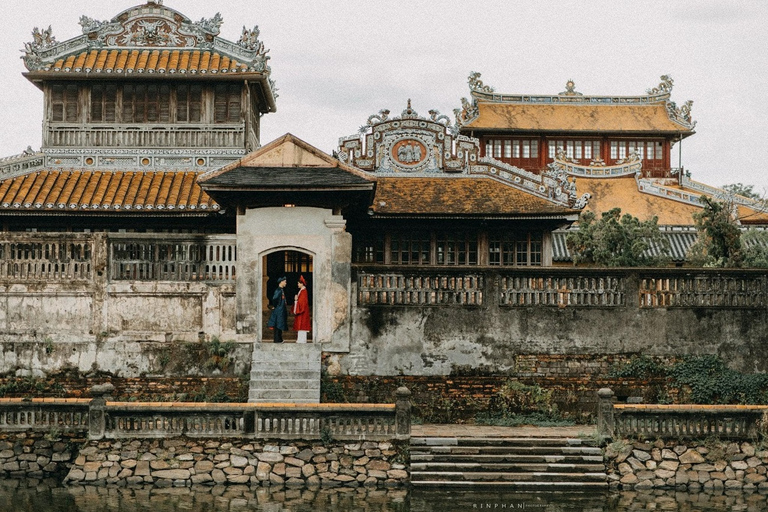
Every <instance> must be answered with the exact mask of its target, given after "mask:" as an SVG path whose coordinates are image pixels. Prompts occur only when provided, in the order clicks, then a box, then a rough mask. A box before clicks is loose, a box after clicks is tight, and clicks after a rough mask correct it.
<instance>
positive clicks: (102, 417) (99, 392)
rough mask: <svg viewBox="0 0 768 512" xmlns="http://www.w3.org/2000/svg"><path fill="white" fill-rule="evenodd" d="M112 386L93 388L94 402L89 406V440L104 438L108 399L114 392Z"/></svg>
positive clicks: (103, 385)
mask: <svg viewBox="0 0 768 512" xmlns="http://www.w3.org/2000/svg"><path fill="white" fill-rule="evenodd" d="M114 389H115V386H113V385H112V384H109V383H107V384H98V385H96V386H93V387H92V388H91V394H92V395H93V400H91V402H90V403H89V404H88V439H93V440H99V439H103V438H104V433H105V432H106V429H107V421H106V411H107V399H108V398H111V397H110V396H109V395H110V393H112V391H114Z"/></svg>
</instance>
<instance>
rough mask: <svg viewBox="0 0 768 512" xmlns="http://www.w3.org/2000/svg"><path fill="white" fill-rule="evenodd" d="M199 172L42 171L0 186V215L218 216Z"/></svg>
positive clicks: (12, 179) (216, 205)
mask: <svg viewBox="0 0 768 512" xmlns="http://www.w3.org/2000/svg"><path fill="white" fill-rule="evenodd" d="M199 175H200V173H198V172H194V171H186V172H163V171H151V172H141V171H91V170H44V171H38V172H35V173H31V174H27V175H24V176H18V177H15V178H9V179H6V180H3V181H0V212H2V211H43V212H45V211H48V212H51V211H69V212H72V211H89V212H96V211H100V212H106V211H113V212H114V211H134V212H136V211H147V210H150V211H153V212H165V213H174V212H179V211H189V210H191V211H199V210H203V211H205V210H217V209H218V208H219V205H218V204H216V202H215V201H214V200H213V199H211V197H210V196H208V194H206V193H205V192H204V191H203V190H202V189H201V188H200V187H199V186H198V184H197V177H198V176H199Z"/></svg>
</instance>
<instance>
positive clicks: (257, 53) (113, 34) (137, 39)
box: [22, 0, 274, 90]
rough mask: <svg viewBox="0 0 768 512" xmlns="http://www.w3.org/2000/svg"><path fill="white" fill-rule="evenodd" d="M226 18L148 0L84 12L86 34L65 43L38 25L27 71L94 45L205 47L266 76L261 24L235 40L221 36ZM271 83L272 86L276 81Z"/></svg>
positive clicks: (26, 48)
mask: <svg viewBox="0 0 768 512" xmlns="http://www.w3.org/2000/svg"><path fill="white" fill-rule="evenodd" d="M223 22H224V20H223V18H222V16H221V14H220V13H216V14H215V15H214V16H213V18H210V19H207V18H202V19H201V20H200V21H197V22H192V21H191V20H190V19H189V18H188V17H186V16H184V15H183V14H181V13H179V12H178V11H176V10H174V9H170V8H168V7H164V6H163V3H162V1H157V0H155V1H152V0H150V1H148V2H147V3H146V4H144V5H139V6H136V7H132V8H130V9H126V10H125V11H123V12H121V13H120V14H118V15H117V16H115V17H114V18H112V20H110V21H98V20H94V19H92V18H89V17H88V16H81V18H80V25H81V27H82V31H83V33H82V35H80V36H77V37H74V38H72V39H68V40H66V41H63V42H58V41H56V38H55V37H54V36H53V35H52V31H51V28H50V27H48V29H46V30H42V31H41V30H39V29H38V28H37V27H35V29H34V30H33V32H32V37H33V41H32V42H29V43H26V44H25V45H24V49H23V50H22V51H23V52H24V53H25V54H24V56H23V57H22V58H23V59H24V64H25V65H26V67H27V69H28V70H29V71H48V70H49V68H50V66H51V65H53V64H54V63H55V62H56V61H57V60H59V59H61V58H63V57H66V56H68V55H72V54H77V53H81V52H86V51H90V50H118V49H123V50H126V49H130V50H146V49H154V50H169V49H180V50H203V51H205V50H207V51H215V52H219V53H221V54H223V55H225V56H227V57H230V58H232V59H235V60H238V61H240V62H242V63H243V64H244V65H245V66H247V70H246V71H248V72H258V73H264V74H265V75H267V76H268V75H269V74H270V72H271V69H270V67H269V66H268V65H267V61H268V60H269V56H268V55H267V53H269V50H267V49H265V48H264V44H263V43H262V42H261V41H260V40H259V29H258V26H256V27H254V28H253V29H251V30H248V29H246V28H245V27H243V34H242V36H241V37H240V40H239V41H238V42H236V43H235V42H232V41H227V40H226V39H222V38H220V37H219V29H220V27H221V25H222V23H223ZM270 85H271V86H272V88H273V90H274V85H273V82H272V81H270Z"/></svg>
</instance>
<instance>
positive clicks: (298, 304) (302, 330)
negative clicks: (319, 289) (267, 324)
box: [293, 276, 312, 343]
mask: <svg viewBox="0 0 768 512" xmlns="http://www.w3.org/2000/svg"><path fill="white" fill-rule="evenodd" d="M293 314H294V315H295V316H294V318H293V330H294V331H297V332H298V334H297V337H296V343H306V342H307V333H309V331H310V330H311V328H312V321H311V320H310V319H309V299H308V298H307V282H306V281H305V280H304V276H299V293H297V294H296V300H294V302H293Z"/></svg>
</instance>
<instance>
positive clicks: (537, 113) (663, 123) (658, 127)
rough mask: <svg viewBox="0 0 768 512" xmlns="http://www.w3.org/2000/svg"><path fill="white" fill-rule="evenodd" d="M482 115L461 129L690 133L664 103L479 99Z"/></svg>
mask: <svg viewBox="0 0 768 512" xmlns="http://www.w3.org/2000/svg"><path fill="white" fill-rule="evenodd" d="M478 110H479V116H478V117H477V118H476V119H474V120H473V121H471V122H469V123H467V124H465V125H464V126H463V127H462V130H520V131H537V132H538V131H545V132H564V131H577V132H620V133H621V132H623V133H656V134H671V133H681V132H682V133H683V134H685V133H691V132H692V130H690V129H689V128H686V127H684V126H682V125H680V124H678V123H675V122H674V121H672V120H671V119H670V118H669V115H668V114H667V110H666V106H665V105H664V104H663V103H656V104H649V105H590V104H586V105H552V104H544V105H536V104H508V103H492V102H484V101H480V102H478Z"/></svg>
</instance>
